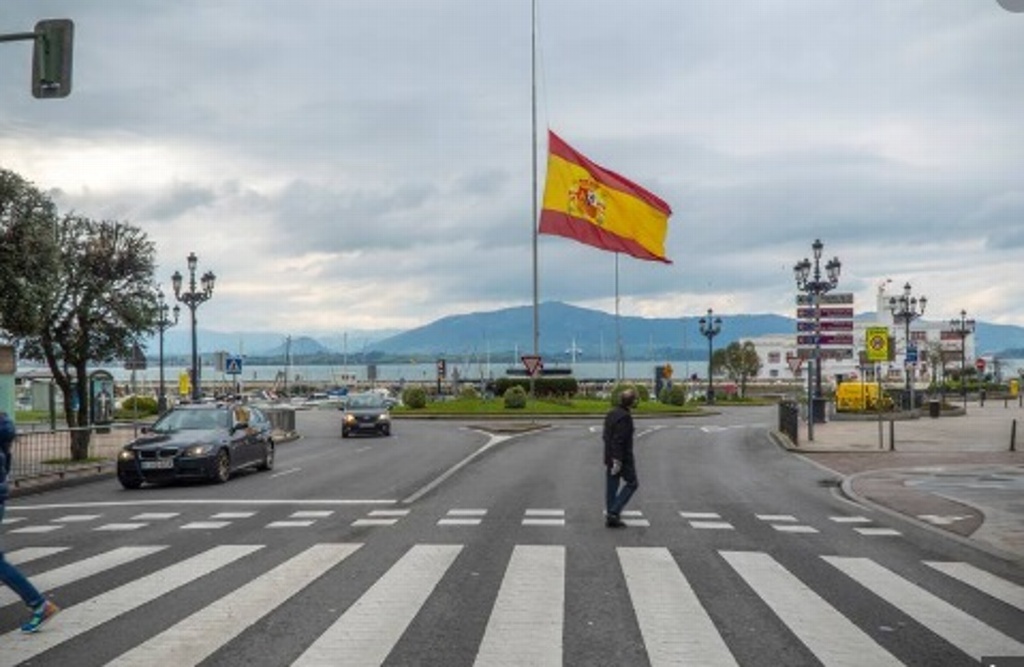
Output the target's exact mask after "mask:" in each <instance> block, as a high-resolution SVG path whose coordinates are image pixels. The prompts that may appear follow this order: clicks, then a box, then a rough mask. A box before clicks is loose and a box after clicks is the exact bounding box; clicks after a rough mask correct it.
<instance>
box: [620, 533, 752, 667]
mask: <svg viewBox="0 0 1024 667" xmlns="http://www.w3.org/2000/svg"><path fill="white" fill-rule="evenodd" d="M616 551H617V552H618V555H619V563H620V564H621V566H622V571H623V573H624V574H625V577H626V587H627V588H628V589H629V597H630V600H632V602H633V609H634V611H635V612H636V618H637V623H638V624H639V625H640V634H641V635H643V638H644V645H645V647H646V648H647V657H648V659H649V660H650V663H651V665H652V667H661V666H662V665H708V666H711V667H715V666H718V665H730V666H731V665H736V664H737V663H736V659H735V658H734V657H733V655H732V653H731V652H730V651H729V648H728V646H726V644H725V641H724V640H723V639H722V635H721V634H719V632H718V630H717V629H716V628H715V625H714V623H713V622H712V620H711V618H710V617H709V616H708V614H707V612H706V611H705V610H704V606H703V605H702V604H701V603H700V600H699V599H697V595H696V594H695V593H694V592H693V588H692V587H691V586H690V584H689V582H688V581H687V580H686V577H685V576H684V575H683V573H682V571H680V569H679V566H678V564H676V562H675V559H673V558H672V554H671V553H670V552H669V550H668V549H666V548H664V547H619V548H618V549H616ZM681 628H685V632H680V629H681Z"/></svg>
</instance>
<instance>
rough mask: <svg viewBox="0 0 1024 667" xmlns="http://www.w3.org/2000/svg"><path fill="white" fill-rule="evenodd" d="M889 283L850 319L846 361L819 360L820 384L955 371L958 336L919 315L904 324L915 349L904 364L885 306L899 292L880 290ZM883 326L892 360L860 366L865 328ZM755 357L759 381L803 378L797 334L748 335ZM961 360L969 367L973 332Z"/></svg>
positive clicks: (902, 333)
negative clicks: (869, 311) (863, 316)
mask: <svg viewBox="0 0 1024 667" xmlns="http://www.w3.org/2000/svg"><path fill="white" fill-rule="evenodd" d="M888 284H889V283H886V284H883V285H880V286H879V288H878V293H877V295H876V303H875V316H874V318H872V319H870V320H855V321H854V323H853V343H854V349H853V357H852V358H850V359H823V360H822V367H821V368H822V374H821V378H822V383H823V384H826V385H829V386H834V384H835V383H836V381H837V380H839V379H844V378H845V379H852V378H858V377H865V378H867V379H868V380H875V378H876V373H878V374H880V376H881V379H882V380H883V381H887V382H894V383H902V382H906V375H905V373H906V372H909V373H911V377H912V378H913V379H914V382H915V386H917V387H922V386H927V385H928V383H930V382H931V381H932V380H933V379H936V374H937V379H939V380H941V379H942V377H943V375H942V374H943V368H945V370H946V372H958V371H959V369H960V364H961V337H960V336H959V334H957V333H955V332H954V331H953V330H952V328H951V327H950V323H949V321H948V320H937V321H929V320H927V319H926V318H927V315H928V313H927V311H926V312H925V314H924V316H923V317H921V318H918V319H916V320H914V321H912V322H911V323H910V340H911V342H912V343H913V345H914V346H915V347H916V348H917V351H918V361H917V363H916V364H915V363H911V364H905V363H904V359H905V358H906V351H907V340H906V339H907V335H906V333H907V328H906V325H905V324H904V323H903V322H896V321H895V320H894V318H893V315H892V311H891V310H890V309H889V299H890V298H893V297H895V298H899V296H900V293H893V292H891V291H889V290H887V289H886V287H887V285H888ZM871 327H885V328H887V329H888V330H889V335H890V348H891V352H890V355H891V356H892V357H893V360H892V361H889V362H884V363H880V364H870V365H868V364H863V365H862V361H861V360H862V359H864V358H865V354H864V349H865V344H866V337H867V329H868V328H871ZM751 342H752V343H753V344H754V347H755V348H756V349H757V354H758V356H759V357H760V358H761V362H762V364H763V365H762V367H761V372H760V374H759V375H758V377H757V380H759V381H769V382H770V381H772V380H779V381H783V380H785V381H792V380H794V379H800V380H802V381H804V382H806V381H807V367H808V366H809V364H808V363H807V362H801V361H800V360H799V359H798V357H797V333H796V332H795V331H794V332H793V333H792V334H772V335H769V336H761V337H759V338H754V339H751ZM963 345H964V349H963V359H964V360H965V363H966V364H967V365H968V366H970V365H971V364H972V363H973V359H974V350H975V345H974V334H969V335H967V336H966V338H965V339H963Z"/></svg>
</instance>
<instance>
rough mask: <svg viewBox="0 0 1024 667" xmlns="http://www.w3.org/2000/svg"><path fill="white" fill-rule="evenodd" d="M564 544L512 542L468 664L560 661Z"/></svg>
mask: <svg viewBox="0 0 1024 667" xmlns="http://www.w3.org/2000/svg"><path fill="white" fill-rule="evenodd" d="M564 605H565V547H564V546H536V545H517V546H516V547H515V548H514V549H513V551H512V558H511V559H510V560H509V564H508V568H507V569H506V570H505V576H504V578H503V579H502V580H501V588H500V589H499V590H498V598H497V600H495V603H494V607H493V608H492V609H491V616H490V618H489V619H488V621H487V628H486V629H485V630H484V637H483V640H482V641H481V642H480V648H479V650H478V652H477V655H476V661H475V663H474V665H476V666H477V667H488V666H489V665H509V664H513V663H515V664H519V665H536V666H538V667H544V666H546V665H551V666H552V667H560V666H561V664H562V624H563V622H564V621H563V617H564Z"/></svg>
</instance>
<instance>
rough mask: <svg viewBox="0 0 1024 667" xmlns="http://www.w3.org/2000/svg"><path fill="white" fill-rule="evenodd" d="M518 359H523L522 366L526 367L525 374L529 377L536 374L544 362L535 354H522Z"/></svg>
mask: <svg viewBox="0 0 1024 667" xmlns="http://www.w3.org/2000/svg"><path fill="white" fill-rule="evenodd" d="M520 359H522V361H523V366H525V367H526V374H527V375H529V376H530V377H533V376H535V375H538V374H539V373H540V371H541V369H542V368H544V362H543V361H541V358H540V357H539V356H537V355H535V354H524V355H523V356H522V357H520Z"/></svg>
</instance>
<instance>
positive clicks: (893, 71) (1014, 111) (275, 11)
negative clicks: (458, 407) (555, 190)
mask: <svg viewBox="0 0 1024 667" xmlns="http://www.w3.org/2000/svg"><path fill="white" fill-rule="evenodd" d="M1021 5H1024V0H856V1H850V0H843V1H840V0H734V1H732V2H723V1H722V0H644V1H643V2H633V3H623V2H621V0H616V1H612V0H587V1H586V2H584V1H582V0H537V5H536V11H537V21H536V32H535V33H534V32H533V31H532V30H531V10H532V7H531V0H487V1H481V0H429V1H428V0H321V1H314V0H292V1H289V2H271V1H269V0H219V1H218V2H209V1H208V0H178V1H175V2H166V0H133V1H132V2H109V1H108V0H0V32H3V33H14V32H22V31H26V30H31V29H32V26H34V24H35V22H36V21H37V20H39V19H43V18H70V19H72V20H73V21H74V22H75V43H74V81H73V90H72V93H71V95H70V96H69V97H67V98H64V99H54V100H37V99H34V98H33V97H32V96H31V94H30V81H29V79H30V76H29V73H30V63H31V48H30V47H29V45H28V43H27V42H9V43H0V168H5V169H9V170H12V171H15V172H17V173H18V174H20V175H21V176H23V177H24V178H26V179H28V180H30V181H32V182H33V183H34V184H35V185H36V186H37V187H38V188H40V189H41V190H44V191H47V192H49V193H50V194H51V196H52V197H53V199H54V201H55V202H56V203H57V205H58V207H59V209H60V211H61V212H76V213H78V214H81V215H85V216H88V217H91V218H94V219H107V220H118V221H123V222H128V223H131V224H133V225H135V226H137V227H139V228H141V229H142V230H143V231H144V232H145V233H146V234H147V235H148V237H149V238H150V240H151V241H153V243H154V245H155V248H156V259H157V272H156V279H157V281H158V282H159V283H160V284H162V285H163V287H164V290H165V291H166V292H167V293H168V294H169V295H170V294H171V288H170V276H171V274H172V273H174V271H175V270H179V271H181V272H182V273H186V274H187V269H186V264H185V258H186V256H187V255H188V254H189V253H190V252H195V253H196V254H197V255H198V257H199V264H198V273H199V274H202V273H203V272H205V271H207V270H209V271H213V272H214V273H215V274H216V276H217V282H216V287H215V291H214V294H213V298H212V299H211V300H210V301H208V302H207V303H205V304H203V305H202V306H200V308H199V311H198V318H199V326H200V327H202V328H205V329H212V330H218V331H224V332H232V331H267V332H281V333H283V334H293V335H300V334H301V335H321V334H334V335H337V334H340V333H342V332H347V331H367V330H383V329H387V330H406V329H411V328H415V327H417V326H421V325H425V324H428V323H430V322H433V321H434V320H437V319H439V318H441V317H444V316H446V315H454V314H463V313H470V312H481V311H490V310H495V309H499V308H505V307H509V306H523V305H529V304H531V303H532V302H533V298H534V277H533V276H534V268H533V267H534V264H533V252H532V247H533V245H532V244H533V240H534V231H533V230H534V228H535V218H534V204H533V201H532V199H533V196H534V195H533V188H534V174H535V173H536V178H537V179H538V183H537V188H538V191H537V198H538V199H539V198H540V197H541V195H542V194H543V185H544V175H545V174H544V169H545V163H546V152H547V130H548V129H549V128H550V129H551V130H554V131H555V132H556V133H557V134H558V135H559V136H561V137H562V138H563V139H564V140H565V141H567V142H568V143H569V144H571V145H572V146H573V147H574V148H576V149H577V150H579V151H580V152H582V153H584V154H585V155H587V156H588V157H589V158H590V159H592V160H594V161H595V162H597V163H599V164H601V165H603V166H605V167H607V168H610V169H612V170H614V171H617V172H619V173H621V174H623V175H625V176H627V177H628V178H630V179H631V180H633V181H635V182H637V183H639V184H641V185H643V186H644V187H646V188H647V189H649V190H651V191H653V192H654V193H656V194H657V195H659V196H660V197H661V198H662V199H664V200H665V201H667V202H668V203H669V204H670V205H671V207H672V209H673V215H672V217H671V219H670V222H669V230H668V235H667V238H666V245H665V248H666V252H667V255H668V257H669V258H670V259H671V260H672V261H673V263H672V264H671V265H666V264H662V263H659V262H644V261H640V260H636V259H633V258H630V257H626V256H623V257H621V258H620V260H619V268H618V279H617V281H616V268H615V256H614V255H613V254H611V253H608V252H604V251H601V250H598V249H594V248H591V247H589V246H585V245H582V244H579V243H576V242H574V241H572V240H569V239H564V238H561V237H556V236H547V235H541V236H539V237H538V238H537V247H538V253H537V277H538V280H537V283H536V285H537V295H538V298H539V300H540V301H564V302H567V303H571V304H574V305H578V306H582V307H587V308H596V309H600V310H604V311H606V312H614V311H615V308H616V284H617V285H618V291H617V293H618V296H619V305H618V309H619V312H621V313H622V314H624V315H631V316H643V317H686V316H693V315H699V314H703V313H704V312H705V311H706V310H707V309H708V308H712V309H714V311H715V313H716V314H721V315H723V316H727V315H730V314H761V313H776V314H781V315H786V316H790V317H793V316H795V297H796V294H797V289H796V286H795V281H794V276H793V265H794V264H796V263H797V262H798V261H800V260H801V259H803V258H804V257H808V256H811V244H812V242H813V241H814V240H815V239H821V241H822V242H823V243H824V246H825V247H824V257H823V258H822V265H824V261H825V260H827V259H829V258H831V257H833V256H834V257H837V258H839V260H840V261H841V262H842V271H841V275H840V280H839V285H838V287H837V288H836V291H840V292H852V293H853V294H854V297H855V304H856V310H857V312H863V311H871V310H874V309H875V297H876V294H877V291H878V289H879V288H880V286H884V287H886V288H887V289H889V290H890V291H891V292H892V293H898V292H899V291H901V289H902V286H903V285H904V284H905V283H908V282H909V283H910V284H911V286H912V292H913V294H914V295H915V296H922V295H923V296H926V297H927V299H928V310H927V312H926V313H925V319H926V320H927V319H938V320H942V319H947V320H948V319H950V318H953V317H957V316H959V313H960V311H961V310H962V309H963V310H966V311H967V313H968V316H969V317H973V318H975V319H977V320H981V321H986V322H993V323H1002V324H1016V325H1021V326H1024V279H1022V272H1024V261H1022V256H1024V253H1022V251H1024V113H1022V112H1021V110H1022V109H1024V75H1022V74H1024V12H1022V11H1021V10H1024V6H1021ZM533 34H535V35H536V49H535V51H534V50H533V49H532V48H531V38H532V35H533ZM534 53H535V54H536V68H535V72H536V76H535V77H534V76H532V72H533V71H534V70H533V69H532V68H533V64H532V63H533V62H534V60H533V57H532V56H533V54H534ZM534 109H535V110H536V133H534V122H533V113H534ZM531 137H532V138H533V139H534V140H535V141H534V142H531ZM531 144H533V145H535V146H536V150H537V167H536V170H535V169H534V166H533V150H534V148H533V145H531ZM170 298H172V299H173V296H171V297H170ZM543 328H544V327H543V322H541V331H542V332H543ZM542 337H543V333H542Z"/></svg>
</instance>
